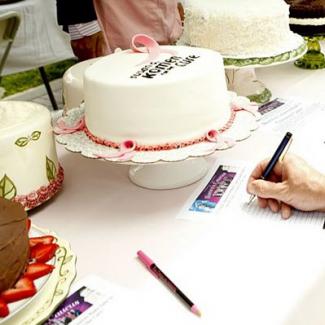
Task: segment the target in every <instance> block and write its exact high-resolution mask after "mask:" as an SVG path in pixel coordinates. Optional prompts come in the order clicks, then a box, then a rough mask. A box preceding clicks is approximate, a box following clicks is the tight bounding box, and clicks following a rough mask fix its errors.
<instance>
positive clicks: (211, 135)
mask: <svg viewBox="0 0 325 325" xmlns="http://www.w3.org/2000/svg"><path fill="white" fill-rule="evenodd" d="M240 111H247V112H249V113H251V114H252V115H254V116H257V115H258V107H257V105H245V107H240V106H239V105H236V104H234V103H233V104H232V106H231V114H230V117H229V119H228V121H227V123H226V124H225V125H224V126H223V127H221V128H220V129H218V130H209V131H207V133H206V134H205V135H203V136H201V137H200V138H196V139H193V140H188V141H182V142H174V143H164V144H158V145H139V144H137V143H136V142H135V141H134V140H126V141H124V142H122V143H117V142H114V141H111V140H108V139H103V138H100V137H98V136H96V135H94V134H92V133H91V132H90V131H89V129H88V128H87V125H86V123H85V117H84V116H83V117H81V118H80V119H79V120H78V121H77V122H76V124H75V125H74V126H67V125H66V124H65V122H64V121H63V120H60V121H59V123H57V125H56V127H55V128H54V132H55V133H56V134H69V133H75V132H78V131H82V132H84V133H85V134H86V135H87V137H88V138H89V139H90V140H91V141H92V142H95V143H97V144H100V145H103V146H106V147H110V148H114V149H118V151H117V152H115V153H111V154H107V155H97V156H96V157H97V158H118V159H120V160H128V159H129V158H130V157H132V156H133V155H134V152H135V151H161V150H173V149H179V148H184V147H187V146H191V145H194V144H197V143H200V142H204V141H208V142H226V143H228V144H231V145H233V144H234V143H235V140H233V139H229V138H223V137H220V135H221V134H222V133H223V132H225V131H227V130H228V129H230V128H231V126H232V124H233V123H234V120H235V118H236V114H237V112H240ZM130 144H132V145H131V147H132V148H126V146H128V145H130Z"/></svg>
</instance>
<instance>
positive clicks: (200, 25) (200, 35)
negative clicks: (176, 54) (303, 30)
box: [180, 0, 302, 57]
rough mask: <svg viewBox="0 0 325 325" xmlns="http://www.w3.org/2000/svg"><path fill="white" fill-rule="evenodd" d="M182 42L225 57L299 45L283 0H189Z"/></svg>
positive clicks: (255, 54) (271, 53) (270, 53)
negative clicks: (213, 51)
mask: <svg viewBox="0 0 325 325" xmlns="http://www.w3.org/2000/svg"><path fill="white" fill-rule="evenodd" d="M180 42H181V43H183V44H184V43H185V44H188V45H192V46H198V47H206V48H210V49H214V50H216V51H218V52H220V53H221V54H222V55H223V56H227V57H266V56H274V55H277V54H281V53H284V52H287V51H290V50H292V49H293V48H295V47H298V46H299V45H301V42H302V41H301V38H300V37H299V36H298V35H296V34H294V33H292V32H291V31H290V29H289V6H288V5H287V4H286V3H285V2H284V1H283V0H272V1H270V0H260V1H256V0H246V1H242V0H224V1H215V0H189V1H187V6H186V8H185V22H184V33H183V36H182V39H181V41H180Z"/></svg>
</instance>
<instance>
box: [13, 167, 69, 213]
mask: <svg viewBox="0 0 325 325" xmlns="http://www.w3.org/2000/svg"><path fill="white" fill-rule="evenodd" d="M63 179H64V171H63V168H62V166H60V165H59V171H58V173H57V175H56V178H55V179H54V180H52V181H51V182H50V183H49V184H48V185H47V186H41V187H40V188H39V189H38V190H36V191H33V192H31V193H29V194H27V195H16V196H15V197H14V199H13V200H14V201H15V202H18V203H20V204H21V205H22V206H23V207H24V208H25V210H30V209H33V208H35V207H37V206H38V205H40V204H42V203H44V202H46V201H47V200H49V199H50V198H51V197H52V196H54V195H55V194H56V193H57V192H58V191H59V190H60V188H61V186H62V183H63Z"/></svg>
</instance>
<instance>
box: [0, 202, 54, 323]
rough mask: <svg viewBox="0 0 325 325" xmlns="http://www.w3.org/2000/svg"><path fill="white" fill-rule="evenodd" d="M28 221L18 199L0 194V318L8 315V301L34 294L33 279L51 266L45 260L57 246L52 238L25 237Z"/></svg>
mask: <svg viewBox="0 0 325 325" xmlns="http://www.w3.org/2000/svg"><path fill="white" fill-rule="evenodd" d="M30 224H31V223H30V220H29V219H27V214H26V212H25V210H24V208H23V207H22V206H21V205H20V204H19V203H16V202H13V201H9V200H6V199H3V198H1V197H0V261H1V263H0V318H1V317H6V316H8V314H9V307H8V304H10V303H13V302H16V301H18V300H22V299H26V298H30V297H32V296H34V295H35V294H36V292H37V290H36V286H35V283H34V281H35V280H37V279H38V278H40V277H43V276H45V275H47V274H49V273H51V272H52V271H53V269H54V266H53V265H51V264H47V262H48V261H50V260H51V259H52V258H53V257H54V255H55V252H56V250H57V248H58V245H57V244H55V243H54V241H55V238H54V237H53V236H42V237H34V238H29V236H28V232H29V228H30Z"/></svg>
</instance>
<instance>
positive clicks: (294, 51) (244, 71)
mask: <svg viewBox="0 0 325 325" xmlns="http://www.w3.org/2000/svg"><path fill="white" fill-rule="evenodd" d="M280 52H281V51H280ZM306 52H307V44H306V42H305V41H304V39H303V38H302V37H300V36H298V35H296V42H295V43H294V44H293V45H292V48H291V49H289V50H287V51H285V52H282V53H280V54H274V55H269V56H256V57H240V56H238V57H227V56H224V57H223V58H224V65H225V69H226V79H227V83H228V89H229V90H231V91H235V92H236V93H237V94H238V95H240V96H245V97H248V98H249V99H250V100H251V101H253V102H256V103H265V102H268V101H269V100H270V99H271V96H272V93H271V91H270V90H269V89H268V88H266V87H265V85H264V84H263V83H262V82H261V81H259V80H257V77H256V74H255V68H261V67H270V66H275V65H279V64H284V63H289V62H292V61H295V60H297V59H299V58H300V57H302V56H303V55H304V54H305V53H306Z"/></svg>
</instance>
